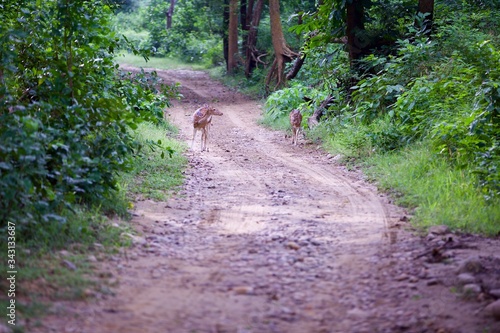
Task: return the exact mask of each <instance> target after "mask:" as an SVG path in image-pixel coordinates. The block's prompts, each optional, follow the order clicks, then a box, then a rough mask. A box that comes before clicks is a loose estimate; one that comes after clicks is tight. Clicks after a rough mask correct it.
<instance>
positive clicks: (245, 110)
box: [40, 70, 500, 333]
mask: <svg viewBox="0 0 500 333" xmlns="http://www.w3.org/2000/svg"><path fill="white" fill-rule="evenodd" d="M158 73H159V75H160V76H161V77H163V78H164V79H165V80H167V81H168V82H180V83H181V86H182V89H181V92H182V93H183V95H184V98H183V99H182V101H177V102H175V105H174V106H173V107H172V108H171V109H169V110H168V114H169V115H168V117H169V118H170V121H172V122H173V123H174V124H176V125H177V126H178V127H179V128H180V138H181V139H182V140H185V141H186V142H187V143H190V141H191V135H192V127H191V124H190V119H191V115H192V113H193V111H194V110H195V109H196V108H198V107H199V106H201V105H202V104H203V103H208V104H211V105H213V106H215V107H217V108H218V109H219V110H220V111H222V112H223V113H224V115H223V116H221V117H214V119H213V126H212V128H211V138H210V142H209V147H210V151H209V152H201V151H200V134H199V133H198V136H197V140H196V142H195V146H194V149H193V150H190V151H189V152H188V153H187V154H188V157H189V160H190V163H189V168H188V170H187V174H186V184H185V186H184V187H183V190H182V192H181V193H180V194H179V195H177V196H176V197H175V198H172V199H171V200H170V201H169V202H167V203H165V202H153V201H149V200H146V201H138V202H137V203H136V210H135V217H134V219H133V221H132V223H133V224H135V225H136V226H137V230H138V231H139V233H140V235H141V236H138V237H135V238H134V243H135V245H134V246H133V247H132V248H131V249H129V250H127V251H125V252H124V253H123V255H122V256H117V257H114V258H113V260H111V261H109V262H106V263H104V265H103V269H105V270H106V271H108V272H111V273H112V274H113V276H114V277H115V278H116V279H117V280H118V281H119V284H118V286H117V287H116V289H115V292H116V296H114V297H101V298H97V299H95V300H90V301H88V302H86V303H84V304H82V303H78V304H71V305H70V306H67V304H66V305H65V306H64V307H63V306H61V307H60V308H61V309H60V311H61V313H63V314H64V315H63V317H64V320H61V319H54V316H53V317H52V319H50V318H48V319H47V321H46V322H45V325H44V326H43V328H40V329H44V330H45V331H44V332H88V333H90V332H92V333H94V332H95V333H98V332H102V333H111V332H130V333H132V332H134V333H135V332H137V333H139V332H141V333H143V332H150V333H162V332H172V333H184V332H185V333H188V332H189V333H190V332H193V333H194V332H206V333H209V332H210V333H212V332H213V333H222V332H227V333H270V332H280V333H316V332H325V333H326V332H331V333H333V332H340V333H350V332H353V333H354V332H359V333H361V332H366V333H372V332H440V333H445V332H450V333H451V332H454V333H455V332H463V333H466V332H467V333H471V332H500V324H498V322H495V321H494V320H493V319H492V318H491V317H490V316H488V315H487V314H485V313H483V312H484V311H482V309H483V308H484V306H485V305H487V304H488V303H489V302H491V301H492V300H493V298H492V297H491V296H490V295H489V293H488V292H487V291H485V290H486V289H487V290H490V289H492V288H500V283H499V285H496V284H495V283H497V282H498V281H497V282H495V281H494V280H492V279H488V278H487V277H491V276H492V275H491V274H492V272H493V271H494V270H495V267H498V266H497V264H498V263H500V259H499V258H498V253H500V252H496V251H497V250H498V249H499V248H500V247H498V244H497V243H498V242H494V241H492V242H493V243H492V244H490V245H489V246H486V247H477V248H475V249H473V250H472V249H471V248H470V247H469V246H467V247H465V246H460V244H462V243H463V242H464V241H465V240H468V241H470V242H472V243H473V242H474V240H475V239H476V238H473V237H472V238H470V237H469V238H467V237H466V236H458V235H454V234H451V233H449V232H448V231H447V230H435V233H434V234H430V235H429V236H428V237H427V239H422V238H419V237H416V236H412V235H411V234H410V233H409V232H408V231H407V229H408V228H409V224H408V222H407V221H406V220H407V215H406V213H405V211H404V210H402V209H400V208H397V207H395V206H393V205H391V204H390V200H389V199H388V198H387V197H386V196H385V195H383V194H380V193H378V192H377V190H376V188H375V187H374V186H373V185H371V184H368V183H367V182H366V181H365V180H364V179H363V177H362V175H361V174H360V173H357V172H348V171H346V170H345V169H344V168H342V167H341V166H338V165H336V164H335V163H334V161H333V160H332V159H329V158H328V155H327V154H326V153H324V152H322V151H321V150H320V149H317V147H316V146H315V145H313V144H309V143H307V142H305V140H304V139H303V138H301V139H300V145H299V146H292V145H291V138H285V137H284V134H283V133H281V132H275V131H270V130H268V129H265V128H263V127H261V126H259V125H258V123H257V122H258V119H259V117H260V114H261V109H260V106H259V104H258V103H257V102H255V101H252V100H250V99H248V98H246V97H244V96H241V95H240V94H238V93H236V92H234V91H232V90H230V89H229V88H226V87H224V86H222V85H220V84H218V83H216V82H214V81H211V80H210V79H209V78H208V76H207V75H206V74H205V73H202V72H193V71H182V70H172V71H159V72H158ZM450 239H451V241H450ZM446 240H448V241H449V243H453V245H454V246H450V247H449V248H448V247H447V245H446V242H445V241H446ZM472 243H470V244H472ZM443 244H445V246H443ZM457 244H458V245H457ZM481 244H482V243H481ZM433 248H434V249H435V248H438V250H437V254H436V253H433V252H432V251H431V252H428V253H427V251H428V250H429V249H431V250H432V249H433ZM478 253H480V254H481V259H480V261H481V262H480V266H481V271H478V272H471V274H470V275H472V277H473V278H475V279H479V280H481V281H480V282H477V285H479V287H480V288H482V291H478V292H477V294H471V295H472V296H471V297H472V299H470V298H469V299H466V298H465V297H463V296H461V295H462V294H460V290H461V289H460V288H461V287H460V286H459V285H457V275H456V273H455V272H456V270H457V268H458V267H460V262H462V261H463V260H465V259H467V258H469V259H470V257H471V256H472V255H476V254H478ZM437 256H442V258H437ZM443 258H446V260H442V259H443ZM440 259H441V260H440ZM486 273H488V275H485V274H486ZM481 274H482V275H481ZM499 274H500V273H499ZM495 276H497V275H495ZM488 281H489V282H488ZM454 288H455V289H454ZM62 308H64V310H62ZM60 317H61V316H59V318H60ZM40 332H41V331H40Z"/></svg>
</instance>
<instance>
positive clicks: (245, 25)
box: [240, 0, 248, 31]
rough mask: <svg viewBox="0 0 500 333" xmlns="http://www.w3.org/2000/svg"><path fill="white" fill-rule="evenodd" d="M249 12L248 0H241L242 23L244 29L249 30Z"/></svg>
mask: <svg viewBox="0 0 500 333" xmlns="http://www.w3.org/2000/svg"><path fill="white" fill-rule="evenodd" d="M247 13H248V10H247V0H240V25H241V30H243V31H246V30H248V22H247V19H248V18H247Z"/></svg>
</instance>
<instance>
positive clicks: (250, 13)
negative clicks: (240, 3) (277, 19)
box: [244, 0, 262, 30]
mask: <svg viewBox="0 0 500 333" xmlns="http://www.w3.org/2000/svg"><path fill="white" fill-rule="evenodd" d="M254 3H255V1H254V0H247V13H246V15H245V17H246V20H245V23H246V26H245V27H244V30H250V27H251V26H252V25H251V24H252V21H253V12H254V9H253V8H254ZM261 11H262V8H261ZM259 16H260V15H259Z"/></svg>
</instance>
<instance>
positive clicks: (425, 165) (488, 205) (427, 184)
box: [365, 144, 500, 236]
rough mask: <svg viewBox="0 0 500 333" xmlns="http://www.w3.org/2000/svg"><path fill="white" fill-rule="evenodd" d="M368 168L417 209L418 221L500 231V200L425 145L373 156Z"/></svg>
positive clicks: (468, 229)
mask: <svg viewBox="0 0 500 333" xmlns="http://www.w3.org/2000/svg"><path fill="white" fill-rule="evenodd" d="M366 166H367V168H366V170H365V171H366V173H367V174H368V175H369V176H371V177H372V178H373V179H376V181H377V183H378V185H379V186H380V187H381V188H382V189H384V190H388V191H392V192H393V194H394V196H395V197H396V198H397V199H396V202H397V203H398V204H400V205H403V206H406V207H410V208H413V213H414V218H413V222H414V223H415V225H417V226H420V227H422V228H426V227H429V226H431V225H440V224H444V225H448V226H450V227H451V228H452V229H455V230H460V231H465V232H473V233H481V234H485V235H490V236H494V235H497V234H499V233H500V202H499V200H495V201H493V202H490V201H487V200H486V199H485V198H484V196H483V195H482V193H481V192H480V191H479V190H478V189H477V187H475V186H474V183H475V175H474V174H473V173H471V172H470V171H468V170H467V169H461V168H458V167H453V166H451V165H450V164H449V163H448V162H447V161H446V160H444V159H443V158H441V157H439V156H436V155H435V154H433V153H432V152H431V150H430V149H429V147H427V146H426V144H419V145H415V146H412V147H410V148H406V149H404V150H402V151H400V152H396V153H387V154H381V155H374V156H372V157H370V158H368V159H367V160H366Z"/></svg>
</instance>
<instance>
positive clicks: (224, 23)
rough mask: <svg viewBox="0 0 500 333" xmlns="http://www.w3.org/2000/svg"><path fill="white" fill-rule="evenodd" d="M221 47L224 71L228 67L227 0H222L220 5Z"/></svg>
mask: <svg viewBox="0 0 500 333" xmlns="http://www.w3.org/2000/svg"><path fill="white" fill-rule="evenodd" d="M222 8H223V11H222V48H223V52H224V60H226V71H227V69H228V60H229V59H228V58H229V57H228V54H229V50H228V38H227V37H228V31H229V0H224V5H223V6H222Z"/></svg>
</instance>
